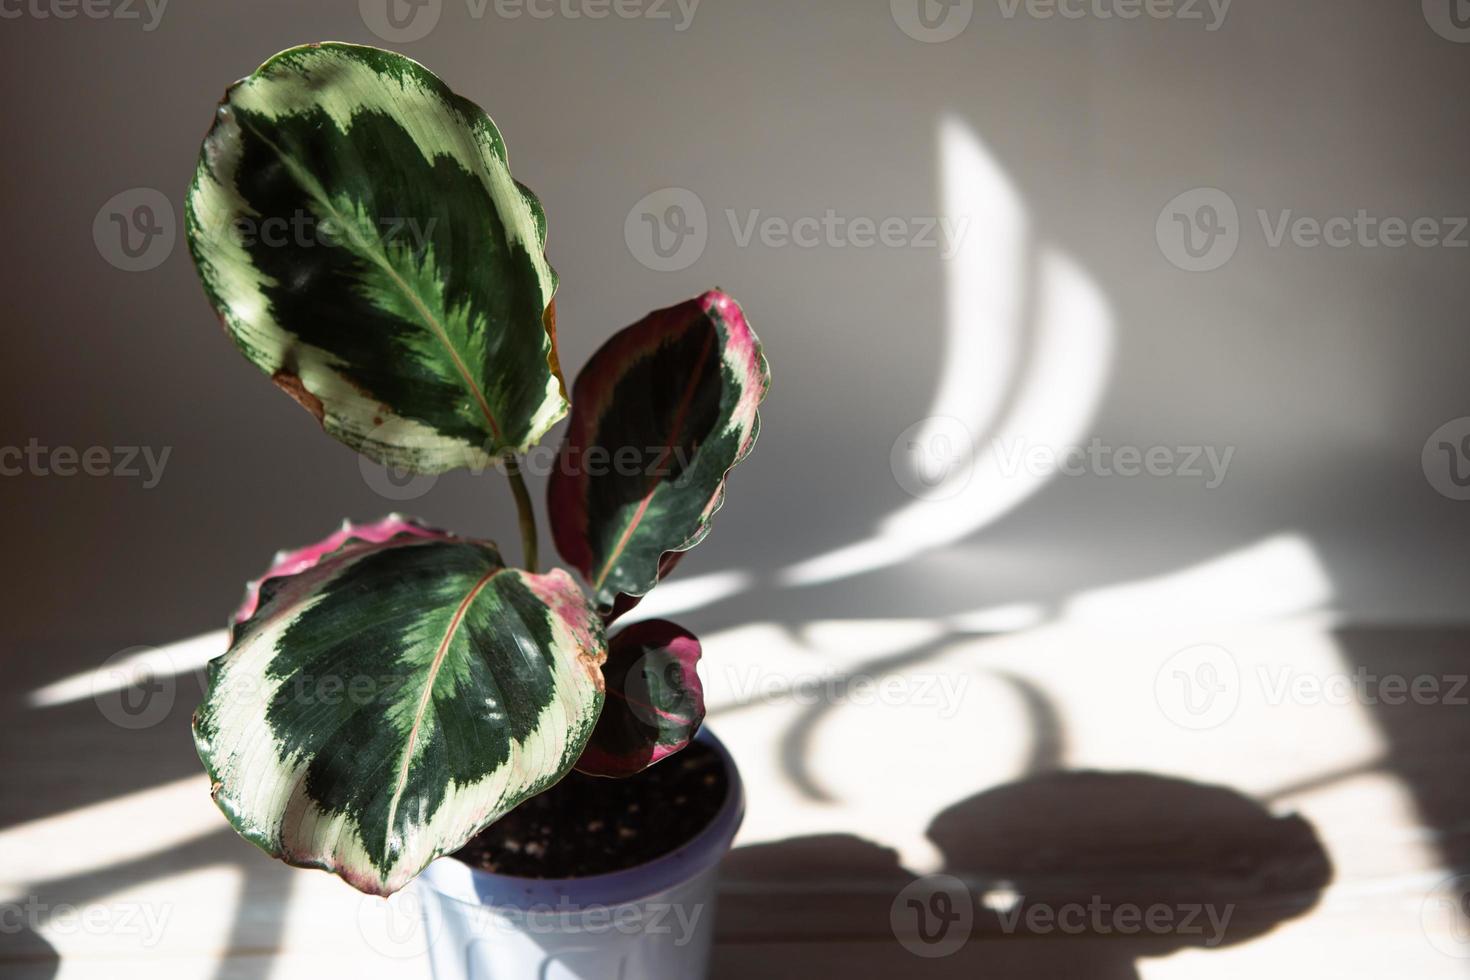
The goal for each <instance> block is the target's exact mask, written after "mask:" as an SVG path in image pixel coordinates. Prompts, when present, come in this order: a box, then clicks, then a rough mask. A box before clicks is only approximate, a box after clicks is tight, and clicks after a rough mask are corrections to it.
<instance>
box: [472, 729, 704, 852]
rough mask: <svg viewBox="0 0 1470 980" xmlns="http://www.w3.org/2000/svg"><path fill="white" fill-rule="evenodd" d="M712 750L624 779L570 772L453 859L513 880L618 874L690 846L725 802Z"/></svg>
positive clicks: (699, 747)
mask: <svg viewBox="0 0 1470 980" xmlns="http://www.w3.org/2000/svg"><path fill="white" fill-rule="evenodd" d="M727 792H729V783H728V780H727V778H726V775H725V767H724V765H723V764H722V763H721V762H720V757H719V756H718V755H716V754H715V751H714V750H713V749H711V748H710V747H709V746H707V745H705V744H704V743H703V742H692V743H690V744H689V746H688V747H687V748H685V749H684V750H683V751H682V752H679V753H678V754H677V755H673V756H670V757H669V758H667V759H664V760H662V761H661V762H658V763H656V764H654V765H653V766H651V767H649V768H648V769H645V770H643V771H642V772H640V773H638V774H637V775H636V776H629V777H627V778H626V779H608V778H605V777H601V776H584V775H583V774H581V773H579V772H572V773H569V774H568V775H567V776H566V777H565V778H564V779H562V781H561V782H559V783H557V784H556V785H555V786H553V787H552V788H551V789H549V790H547V791H546V792H544V793H542V794H540V795H539V796H534V797H532V798H531V799H529V800H527V801H526V802H524V803H522V804H521V805H520V806H518V807H516V808H515V809H514V810H512V811H510V812H509V813H507V814H506V815H505V816H503V817H501V818H500V819H499V820H497V821H495V823H493V824H491V825H490V826H488V827H486V828H485V829H484V830H482V831H480V833H479V834H478V835H476V836H475V838H474V839H473V840H471V841H470V842H469V843H468V844H466V845H465V846H464V847H463V848H461V849H460V850H459V851H458V852H457V853H456V854H455V855H454V856H455V857H457V858H459V859H460V860H461V861H464V862H466V863H467V864H469V865H470V866H472V867H476V868H481V869H483V870H485V871H493V872H495V873H496V874H503V875H514V876H516V877H520V878H583V877H586V876H588V875H597V874H607V873H608V872H612V871H622V870H623V869H624V868H631V867H633V866H634V865H637V864H643V863H644V862H646V861H651V860H653V859H654V858H656V857H660V856H662V855H664V854H667V853H669V852H670V851H673V850H677V849H678V848H679V847H680V846H682V845H683V844H685V843H687V842H688V841H690V840H692V839H693V838H694V836H695V835H696V834H698V833H699V832H700V831H701V830H703V829H704V828H705V827H706V826H708V825H709V822H710V820H712V819H713V818H714V815H715V813H716V812H717V811H718V810H719V809H720V805H721V804H722V803H724V802H725V794H726V793H727Z"/></svg>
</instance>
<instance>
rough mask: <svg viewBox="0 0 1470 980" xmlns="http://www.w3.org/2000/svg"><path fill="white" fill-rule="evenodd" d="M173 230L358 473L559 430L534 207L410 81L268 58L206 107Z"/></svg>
mask: <svg viewBox="0 0 1470 980" xmlns="http://www.w3.org/2000/svg"><path fill="white" fill-rule="evenodd" d="M186 219H187V231H188V238H189V247H190V250H191V252H192V253H193V256H194V261H195V263H196V265H197V266H198V269H199V275H200V278H201V279H202V280H203V281H204V287H205V291H206V293H207V294H208V295H209V298H210V300H211V301H212V302H213V303H214V306H215V308H216V309H217V310H218V311H219V314H220V317H221V319H222V321H223V322H224V325H225V328H226V331H227V332H228V333H229V334H230V336H231V337H232V338H233V339H234V341H235V343H236V344H237V345H238V346H239V348H240V349H241V350H242V351H243V352H244V353H245V356H246V357H247V358H249V359H250V361H251V362H252V363H254V364H255V365H256V366H257V367H258V368H260V369H261V370H262V371H264V372H265V373H266V374H267V375H269V376H270V377H271V379H272V380H273V381H274V382H275V383H276V384H277V385H278V386H280V387H281V388H282V390H284V391H286V392H287V393H288V394H290V395H291V397H293V398H294V399H296V401H298V402H299V403H300V404H301V405H303V406H304V407H306V408H307V409H308V411H310V412H311V413H312V414H313V415H315V416H316V418H317V420H318V421H319V422H320V423H321V424H322V426H323V428H325V429H326V431H327V432H328V433H330V434H331V435H333V436H335V437H336V438H338V439H340V440H341V441H342V442H344V443H346V444H347V445H348V446H350V447H352V448H353V449H356V450H358V451H359V452H362V453H363V454H365V455H367V456H368V457H370V458H372V459H374V460H376V461H378V462H380V463H385V464H392V465H395V466H400V467H404V468H406V469H409V470H413V471H416V472H421V473H437V472H440V471H443V470H447V469H452V468H454V467H456V466H476V467H483V466H485V465H488V464H489V463H490V462H491V461H492V460H493V459H494V458H495V457H497V456H499V455H501V454H503V453H505V452H508V451H515V452H524V451H525V450H526V449H527V448H529V447H530V446H532V445H534V444H535V443H536V442H537V441H539V440H540V438H541V436H542V435H543V434H545V432H546V430H547V429H549V428H550V427H551V426H552V425H553V424H554V423H555V422H556V421H557V420H558V419H559V418H561V417H562V416H563V415H565V414H566V408H567V403H566V392H565V386H564V384H563V382H562V379H561V375H560V368H559V367H558V364H557V353H556V330H555V307H554V305H553V304H552V295H553V294H554V293H555V291H556V275H555V273H554V272H553V271H552V269H551V266H550V265H549V264H548V263H547V261H546V255H545V243H546V218H545V214H544V213H543V211H542V209H541V204H540V202H539V201H537V199H536V197H535V195H533V194H532V193H531V192H530V191H529V190H527V189H526V188H524V187H522V186H521V185H520V184H518V183H517V182H516V181H515V180H514V179H513V178H512V177H511V174H510V170H509V167H508V164H507V162H506V152H505V144H504V142H503V141H502V139H501V136H500V132H499V131H498V130H497V129H496V128H495V124H494V123H493V122H492V121H491V120H490V118H489V117H488V116H487V115H485V113H484V112H483V111H482V110H481V109H480V108H479V107H478V106H476V105H475V104H474V103H472V102H470V101H468V100H467V99H464V98H462V97H460V96H458V95H456V94H454V93H453V92H452V91H450V89H449V88H448V87H447V86H446V85H445V84H444V83H443V82H442V81H440V80H439V79H438V78H437V77H436V76H435V75H434V74H433V73H431V72H430V71H429V70H428V69H426V68H424V67H423V66H422V65H420V64H418V63H417V62H415V61H412V60H410V59H408V58H405V57H403V56H402V55H398V54H394V53H393V52H390V51H382V50H379V49H377V48H370V47H362V46H358V45H350V44H337V43H329V44H320V45H309V46H305V47H298V48H291V49H290V50H287V51H284V52H282V53H281V54H278V55H276V56H275V57H274V58H271V59H270V60H269V61H267V62H266V63H265V64H264V65H262V66H261V67H260V68H259V69H257V70H256V72H255V73H254V74H252V75H250V76H249V77H248V78H245V79H243V80H242V81H240V82H237V83H236V84H235V85H233V86H231V87H230V89H229V91H228V92H227V93H226V95H225V99H224V101H223V102H222V103H221V104H220V107H219V110H218V112H217V113H216V116H215V122H214V125H213V127H212V128H211V129H210V131H209V135H208V136H207V137H206V138H205V141H204V146H203V149H202V151H201V153H200V158H199V166H198V169H197V171H196V173H195V175H194V181H193V184H192V185H191V187H190V189H189V195H188V200H187V208H186Z"/></svg>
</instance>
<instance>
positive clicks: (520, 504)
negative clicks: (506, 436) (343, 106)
mask: <svg viewBox="0 0 1470 980" xmlns="http://www.w3.org/2000/svg"><path fill="white" fill-rule="evenodd" d="M505 477H506V479H507V480H509V481H510V492H511V493H512V494H514V495H515V498H516V513H517V514H519V515H520V519H521V556H522V560H523V561H524V562H525V563H526V571H528V572H531V573H532V574H535V572H536V512H535V511H534V510H532V509H531V494H530V493H529V492H528V491H527V490H526V481H525V480H523V479H521V463H520V460H518V459H516V458H515V456H513V455H511V456H506V457H505Z"/></svg>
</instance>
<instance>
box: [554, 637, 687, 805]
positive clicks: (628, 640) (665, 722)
mask: <svg viewBox="0 0 1470 980" xmlns="http://www.w3.org/2000/svg"><path fill="white" fill-rule="evenodd" d="M699 654H700V649H699V640H698V639H696V638H695V636H694V634H693V633H690V632H689V631H688V630H686V629H684V628H682V627H679V626H675V625H674V624H673V623H669V622H665V621H663V620H658V619H651V620H646V621H644V622H641V623H634V624H633V625H632V626H629V627H627V628H626V629H624V630H622V631H620V632H619V633H618V634H617V635H616V636H614V637H613V638H612V640H611V641H610V642H609V643H608V650H607V663H606V664H605V665H604V666H603V669H602V673H603V676H604V677H605V678H606V681H607V701H606V702H605V703H604V705H603V708H602V715H601V716H600V717H599V718H598V719H597V727H596V728H595V729H593V731H592V739H591V741H589V742H588V743H587V747H586V748H585V749H583V750H582V757H581V758H580V759H578V760H577V771H578V772H584V773H588V774H590V775H593V776H631V775H633V774H634V773H635V772H640V771H642V770H644V769H647V768H648V767H649V766H651V765H653V764H654V763H655V762H658V761H659V760H660V759H664V758H667V757H668V756H671V755H673V754H674V753H675V752H678V751H679V750H680V749H682V748H684V747H685V746H686V745H688V744H689V741H690V739H692V738H694V735H695V733H696V732H698V731H699V725H700V723H701V722H702V721H704V688H703V687H702V686H701V685H700V683H699V674H698V672H697V671H696V670H695V665H696V664H698V663H699Z"/></svg>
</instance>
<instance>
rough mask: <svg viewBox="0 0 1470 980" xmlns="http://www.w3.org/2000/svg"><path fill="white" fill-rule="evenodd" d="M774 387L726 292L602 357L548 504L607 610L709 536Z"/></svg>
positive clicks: (560, 544)
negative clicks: (727, 481) (672, 558)
mask: <svg viewBox="0 0 1470 980" xmlns="http://www.w3.org/2000/svg"><path fill="white" fill-rule="evenodd" d="M769 385H770V370H769V369H768V368H767V366H766V359H765V356H764V355H763V354H762V352H761V345H760V341H759V340H758V339H757V338H756V336H755V332H754V331H753V330H751V329H750V325H749V324H748V323H747V322H746V320H745V314H744V313H743V312H742V311H741V309H740V306H739V305H738V304H737V303H736V302H735V301H734V300H733V299H731V298H730V297H729V296H727V295H725V294H724V293H722V292H720V291H719V290H714V291H711V292H708V293H706V294H704V295H703V296H700V297H699V298H697V299H693V300H689V301H688V302H685V303H680V304H679V305H678V306H673V307H670V308H669V309H666V310H659V311H658V312H656V313H651V314H649V315H648V316H647V317H645V318H644V319H643V320H640V321H639V322H638V323H635V324H634V325H633V326H631V327H627V328H626V329H624V330H621V331H619V332H618V333H616V334H614V335H613V337H612V339H611V340H609V341H608V342H607V343H606V344H604V345H603V346H602V348H601V349H599V350H598V351H597V353H595V354H593V355H592V358H591V360H590V361H588V363H587V366H586V367H584V368H583V369H582V372H581V374H579V375H578V376H577V382H576V385H575V386H574V387H573V389H572V392H573V394H572V419H571V423H570V424H569V426H568V428H567V435H566V439H565V441H564V442H563V444H562V447H561V451H560V456H559V458H558V462H557V466H556V469H555V471H554V472H553V473H552V476H551V480H550V483H549V486H548V488H547V500H548V510H549V513H550V518H551V530H552V535H553V537H554V538H555V539H556V546H557V549H558V550H559V551H560V552H561V555H562V557H563V558H565V559H566V560H567V561H568V562H569V563H571V564H572V565H573V566H574V567H575V568H577V569H578V570H579V571H581V573H582V574H583V575H584V576H586V578H587V581H588V582H590V583H591V585H592V590H593V594H594V597H595V598H596V600H597V603H598V606H599V608H601V609H603V610H604V611H606V610H609V609H611V608H612V607H613V606H614V604H615V603H616V602H617V600H618V596H619V595H626V596H641V595H644V594H646V593H647V592H648V591H649V590H650V589H652V588H653V587H654V585H656V584H657V583H658V580H659V577H660V573H661V565H662V567H663V568H667V567H668V561H667V559H666V558H665V556H666V555H668V554H669V553H677V552H683V551H687V550H689V549H690V548H692V547H694V546H695V545H697V544H698V543H699V542H700V541H702V540H703V539H704V536H705V535H706V534H708V533H709V527H710V520H711V519H712V518H713V516H714V514H715V512H716V511H717V510H719V508H720V505H721V504H722V503H723V502H724V499H725V479H726V477H727V476H728V475H729V472H730V470H731V468H732V467H734V466H735V464H737V463H739V462H740V461H741V460H742V459H744V458H745V456H746V455H747V454H748V453H749V452H750V449H751V447H752V446H753V445H754V444H755V439H756V435H757V433H758V432H759V431H760V413H759V411H758V409H759V407H760V403H761V400H762V399H763V398H765V395H766V389H767V388H768V387H769ZM630 464H631V465H630Z"/></svg>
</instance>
